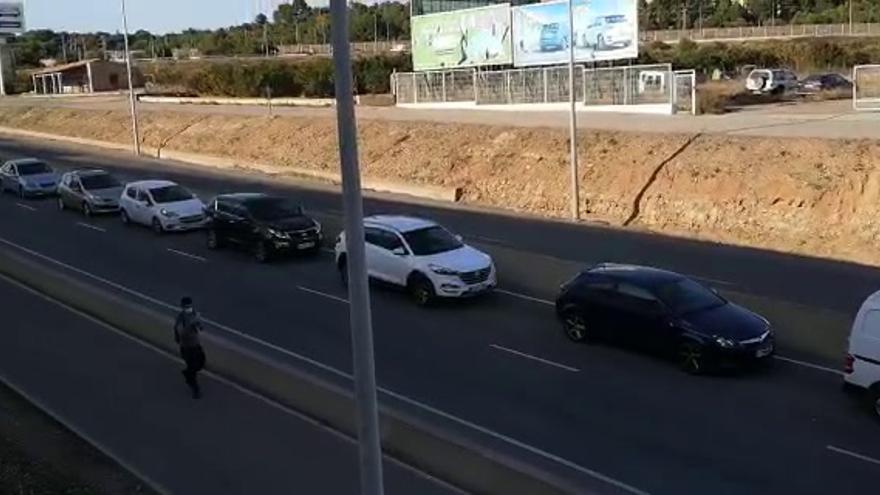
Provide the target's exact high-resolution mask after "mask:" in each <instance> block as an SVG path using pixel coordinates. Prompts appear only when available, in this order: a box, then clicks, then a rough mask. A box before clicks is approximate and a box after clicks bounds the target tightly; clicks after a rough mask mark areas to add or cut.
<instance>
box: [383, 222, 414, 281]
mask: <svg viewBox="0 0 880 495" xmlns="http://www.w3.org/2000/svg"><path fill="white" fill-rule="evenodd" d="M379 235H380V242H381V246H380V247H381V249H379V250H377V253H376V254H377V256H376V270H377V271H381V272H382V274H383V275H384V277H385V279H386V280H387V281H389V282H391V283H393V284H396V285H401V286H404V285H406V279H407V277H408V276H409V272H410V263H409V257H410V256H411V251H410V250H409V248H408V247H406V245H405V244H404V242H403V239H401V238H400V235H399V234H397V232H392V231H390V230H384V229H382V230H380V234H379Z"/></svg>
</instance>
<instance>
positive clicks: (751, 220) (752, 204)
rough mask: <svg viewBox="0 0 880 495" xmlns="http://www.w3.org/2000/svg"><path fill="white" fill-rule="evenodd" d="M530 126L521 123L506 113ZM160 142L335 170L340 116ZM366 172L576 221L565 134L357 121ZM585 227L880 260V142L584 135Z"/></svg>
mask: <svg viewBox="0 0 880 495" xmlns="http://www.w3.org/2000/svg"><path fill="white" fill-rule="evenodd" d="M511 117H512V118H527V117H526V116H511ZM141 124H142V128H143V139H144V142H145V143H146V144H147V145H148V146H151V147H157V146H164V147H167V148H169V149H175V150H180V151H189V152H195V153H204V154H211V155H219V156H228V157H235V158H241V159H248V160H254V161H261V162H265V163H271V164H276V165H291V166H296V167H304V168H312V169H323V170H333V169H336V168H337V167H338V162H337V159H338V158H337V157H338V155H337V151H336V131H335V123H334V121H333V120H332V119H305V118H286V117H275V118H266V117H240V116H221V115H211V116H204V115H188V114H174V113H162V114H159V113H158V112H149V113H145V114H143V119H142V121H141ZM0 125H2V126H10V127H19V128H26V129H32V130H39V131H43V132H54V133H59V134H66V135H71V136H77V137H85V138H93V139H103V140H109V141H116V142H120V143H125V142H127V141H128V140H129V139H130V134H129V132H130V131H129V127H128V117H127V115H126V114H125V113H122V112H99V111H82V110H64V109H51V110H50V109H38V108H30V109H28V108H22V109H16V110H13V109H9V110H6V111H4V112H3V114H2V115H0ZM359 127H360V137H361V140H360V152H361V158H362V168H363V172H364V174H365V175H367V176H370V177H373V178H383V179H391V180H398V181H409V182H415V183H422V184H434V185H446V186H459V187H461V188H462V190H463V198H462V199H463V201H465V202H468V203H475V204H485V205H492V206H498V207H503V208H509V209H514V210H521V211H529V212H533V213H538V214H542V215H547V216H553V217H565V216H567V215H568V208H569V206H568V205H569V202H568V190H569V185H568V180H569V169H568V144H567V143H568V141H567V132H566V131H564V130H557V129H536V128H515V127H493V126H476V125H460V124H447V125H444V124H433V123H412V122H386V121H375V120H370V121H361V122H360V123H359ZM579 139H580V142H579V155H580V163H581V169H580V180H581V211H582V213H583V214H584V215H585V217H586V218H591V219H596V220H603V221H607V222H610V223H611V224H615V225H627V226H639V227H642V228H648V229H651V230H656V231H661V232H666V233H671V234H677V235H686V236H690V237H697V238H701V239H709V240H715V241H719V242H724V243H732V244H740V245H747V246H754V247H760V248H770V249H775V250H780V251H787V252H795V253H801V254H808V255H814V256H821V257H830V258H839V259H846V260H852V261H858V262H863V263H869V264H875V265H880V250H877V249H876V247H877V245H878V243H880V221H878V220H877V219H878V218H880V141H868V140H820V139H780V138H751V137H742V138H740V137H726V136H691V135H661V134H635V133H619V132H583V133H581V135H580V138H579Z"/></svg>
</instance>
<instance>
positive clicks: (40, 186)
mask: <svg viewBox="0 0 880 495" xmlns="http://www.w3.org/2000/svg"><path fill="white" fill-rule="evenodd" d="M0 192H3V193H14V194H16V195H18V196H19V197H20V198H29V197H53V198H55V199H56V201H57V204H58V208H59V209H60V210H75V211H79V212H81V213H82V214H84V215H85V216H92V215H97V214H102V213H106V214H117V215H119V218H120V219H121V221H122V222H123V223H124V224H126V225H136V224H137V225H143V226H147V227H149V228H151V229H152V230H153V231H154V232H155V233H156V234H158V235H162V234H165V233H168V232H184V231H191V230H204V231H205V232H206V234H205V242H206V246H207V247H208V248H209V249H212V250H213V249H220V248H223V247H227V246H228V247H234V248H238V249H240V250H242V251H245V252H249V253H250V254H251V255H252V256H253V257H254V259H255V260H257V261H258V262H260V263H266V262H269V261H271V260H272V259H273V258H275V257H278V256H281V255H285V254H291V253H306V254H313V255H314V254H317V253H318V252H319V251H320V249H321V244H322V241H323V235H324V232H323V229H322V225H321V224H320V223H319V222H318V221H317V220H315V219H313V218H311V217H310V216H308V215H307V214H306V213H305V211H304V210H303V208H302V206H301V205H300V204H298V203H297V202H296V201H294V200H293V199H291V198H285V197H279V196H273V195H268V194H263V193H247V192H244V193H231V194H221V195H218V196H217V197H216V198H214V199H212V200H211V201H209V202H208V203H207V204H205V203H203V202H202V201H201V200H200V199H199V198H198V197H197V196H196V195H195V194H193V193H192V192H191V191H190V190H189V189H187V188H186V187H184V186H182V185H179V184H176V183H174V182H171V181H165V180H142V181H135V182H130V183H127V184H123V183H122V182H121V181H119V180H118V179H117V178H116V177H114V176H113V174H111V173H110V172H107V171H105V170H99V169H83V170H74V171H70V172H67V173H65V174H63V175H60V174H58V173H56V172H55V171H54V170H53V169H52V167H51V166H49V165H48V164H47V163H45V162H43V161H41V160H37V159H33V158H27V159H19V160H13V161H9V162H6V163H5V164H4V165H3V166H2V167H0ZM364 230H365V242H366V245H365V246H366V259H367V270H368V274H369V276H370V278H371V279H372V280H374V281H376V282H381V283H383V284H385V285H390V286H395V287H397V288H400V289H402V290H404V291H407V292H408V293H409V294H410V295H411V296H412V299H413V301H414V302H415V303H416V304H419V305H421V306H428V305H430V304H432V303H435V302H437V301H439V300H452V299H459V298H465V297H474V296H479V295H482V294H486V293H488V292H491V291H492V290H493V289H495V288H496V286H497V273H496V267H495V264H494V262H493V260H492V258H491V256H490V255H488V254H487V253H484V252H482V251H480V250H478V249H476V248H474V247H472V246H469V245H468V244H466V243H465V242H464V240H463V239H462V237H461V236H458V235H454V234H452V233H451V232H449V231H448V230H447V229H446V228H445V227H443V226H442V225H440V224H438V223H436V222H433V221H431V220H427V219H423V218H416V217H411V216H403V215H375V216H370V217H366V218H365V219H364ZM333 252H334V265H335V269H336V270H338V272H339V276H340V279H341V281H342V283H346V282H347V253H346V242H345V233H344V232H342V233H340V234H339V235H338V236H337V238H336V240H335V246H334V250H333ZM878 294H880V293H878ZM878 294H875V295H874V296H871V298H869V299H868V300H867V301H866V302H865V305H864V306H863V307H862V309H861V310H860V311H859V313H858V315H857V317H856V321H855V323H854V325H853V330H852V335H851V336H850V349H849V352H848V354H847V356H846V367H845V378H844V381H845V384H846V385H847V386H848V388H851V389H857V390H859V391H860V392H864V393H865V395H866V396H867V397H868V398H869V400H868V403H869V405H870V406H871V409H872V411H873V412H874V413H875V414H876V415H877V417H878V418H880V304H878V303H877V301H878V300H880V295H878ZM555 306H556V314H557V317H558V319H559V321H560V322H561V323H562V327H563V330H564V333H565V335H566V336H567V337H568V339H569V340H571V341H572V342H576V343H583V342H607V343H612V344H615V345H622V346H626V347H630V348H637V349H640V350H644V351H646V352H650V353H655V354H662V355H664V356H668V357H670V358H671V359H672V360H674V361H675V362H676V363H677V364H678V366H679V367H680V368H681V369H682V370H683V371H685V372H687V373H690V374H702V373H705V372H712V371H716V370H719V369H721V368H728V367H741V366H743V365H763V364H766V363H769V362H771V360H772V358H773V356H774V354H775V352H776V342H775V335H774V330H773V328H772V325H771V324H770V322H769V321H767V320H766V319H765V318H763V317H762V316H760V315H758V314H756V313H754V312H752V311H750V310H748V309H746V308H744V307H742V306H739V305H737V304H735V303H733V302H730V301H728V300H727V299H725V298H724V297H723V296H722V295H720V294H719V293H718V292H717V291H716V290H714V289H712V288H709V287H706V286H704V285H703V284H701V283H700V282H698V281H696V280H693V279H691V278H689V277H687V276H685V275H681V274H678V273H674V272H671V271H667V270H662V269H658V268H651V267H645V266H636V265H627V264H616V263H600V264H597V265H594V266H592V267H589V268H587V269H585V270H583V271H582V272H580V273H578V274H576V275H575V276H574V278H572V279H571V280H570V281H569V282H566V283H565V284H563V285H562V287H561V288H560V292H559V295H558V297H557V299H556V302H555Z"/></svg>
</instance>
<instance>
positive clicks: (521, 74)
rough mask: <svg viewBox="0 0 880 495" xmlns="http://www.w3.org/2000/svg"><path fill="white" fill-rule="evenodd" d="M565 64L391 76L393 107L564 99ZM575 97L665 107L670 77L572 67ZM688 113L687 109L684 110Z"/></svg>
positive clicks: (652, 71)
mask: <svg viewBox="0 0 880 495" xmlns="http://www.w3.org/2000/svg"><path fill="white" fill-rule="evenodd" d="M568 74H569V72H568V67H567V66H553V67H533V68H528V69H508V70H495V71H479V70H451V71H430V72H407V73H397V74H394V75H393V76H392V79H391V87H392V91H393V93H394V95H395V97H396V101H397V103H398V104H427V103H452V102H473V103H475V104H476V105H516V104H535V103H562V102H567V101H569V81H568ZM574 74H575V99H576V100H577V101H578V102H580V103H581V104H583V105H645V104H669V105H672V103H673V98H674V96H673V95H674V86H675V83H676V78H675V76H674V73H673V72H672V67H671V65H670V64H657V65H639V66H625V67H602V68H592V67H584V66H580V65H579V66H577V67H576V69H575V73H574ZM688 111H690V107H688Z"/></svg>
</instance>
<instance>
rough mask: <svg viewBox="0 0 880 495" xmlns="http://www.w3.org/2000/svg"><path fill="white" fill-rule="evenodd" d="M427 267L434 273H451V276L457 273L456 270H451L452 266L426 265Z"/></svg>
mask: <svg viewBox="0 0 880 495" xmlns="http://www.w3.org/2000/svg"><path fill="white" fill-rule="evenodd" d="M428 268H430V269H431V271H432V272H434V273H436V274H437V275H451V276H455V275H458V272H457V271H455V270H453V269H452V268H446V267H445V266H440V265H428Z"/></svg>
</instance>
